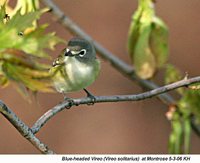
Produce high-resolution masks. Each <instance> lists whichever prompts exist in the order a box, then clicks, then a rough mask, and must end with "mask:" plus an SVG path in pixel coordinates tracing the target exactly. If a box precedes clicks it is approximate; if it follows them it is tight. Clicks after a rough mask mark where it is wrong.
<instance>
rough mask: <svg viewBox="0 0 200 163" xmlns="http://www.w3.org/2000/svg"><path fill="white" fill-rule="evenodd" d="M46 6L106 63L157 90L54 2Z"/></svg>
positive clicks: (170, 102) (168, 98)
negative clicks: (91, 44)
mask: <svg viewBox="0 0 200 163" xmlns="http://www.w3.org/2000/svg"><path fill="white" fill-rule="evenodd" d="M43 2H44V3H45V5H46V6H48V7H49V8H50V9H51V11H52V13H53V14H54V15H55V16H56V17H57V18H58V20H59V22H60V23H61V24H62V25H63V26H64V27H65V28H66V29H67V30H69V31H70V32H71V33H72V34H74V35H77V36H79V37H81V38H84V39H86V40H88V41H91V42H93V44H94V46H95V49H96V51H97V53H98V54H99V55H100V56H101V57H102V58H103V59H105V60H106V61H108V62H110V63H111V65H112V66H113V67H114V68H115V69H116V70H118V71H119V72H120V73H122V74H123V75H124V76H126V77H128V78H129V79H130V80H132V81H136V82H137V83H138V84H139V85H140V86H141V87H143V88H146V89H155V88H158V86H157V85H156V84H155V83H153V82H151V81H148V80H143V79H141V78H139V77H138V76H137V75H136V74H135V71H134V69H133V66H130V65H128V64H126V63H125V62H123V61H122V60H120V59H119V58H117V57H116V55H114V54H112V53H111V52H110V51H108V50H107V49H105V48H104V47H103V46H102V45H101V44H99V43H98V42H97V41H95V40H93V39H92V38H91V37H90V36H89V35H88V34H87V33H85V32H84V31H83V30H82V29H81V28H80V27H79V26H78V25H77V24H76V23H74V22H73V21H72V20H71V19H70V18H69V17H67V16H66V15H65V13H64V12H63V11H62V10H61V9H60V8H59V7H58V6H57V5H56V4H55V3H54V2H53V1H52V0H43ZM158 98H159V99H160V100H161V101H162V102H164V103H165V104H167V105H168V106H169V105H173V104H175V100H174V99H173V98H172V97H171V96H170V95H169V94H162V95H159V96H158Z"/></svg>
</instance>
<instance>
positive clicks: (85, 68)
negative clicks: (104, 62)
mask: <svg viewBox="0 0 200 163" xmlns="http://www.w3.org/2000/svg"><path fill="white" fill-rule="evenodd" d="M49 72H50V74H51V77H52V81H53V85H54V87H55V89H56V91H57V92H59V93H62V94H63V95H64V98H65V99H70V98H68V97H66V96H65V95H66V93H70V92H76V91H80V90H84V91H85V92H86V94H87V97H90V98H92V99H93V100H95V97H94V96H93V95H92V94H91V93H90V92H89V91H88V90H87V89H86V88H87V87H88V86H89V85H91V84H92V83H93V82H94V81H95V80H96V79H97V77H98V75H99V72H100V61H99V59H97V57H96V51H95V48H94V46H93V44H92V42H89V41H87V40H85V39H82V38H72V39H70V40H69V42H68V44H67V47H66V48H64V49H63V51H62V52H61V54H60V55H59V56H58V57H57V58H56V59H55V60H54V61H53V64H52V67H51V68H50V70H49Z"/></svg>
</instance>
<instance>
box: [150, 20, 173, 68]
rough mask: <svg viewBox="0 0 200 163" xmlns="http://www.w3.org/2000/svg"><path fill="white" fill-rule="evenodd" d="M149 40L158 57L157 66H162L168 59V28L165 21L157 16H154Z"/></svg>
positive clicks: (153, 51)
mask: <svg viewBox="0 0 200 163" xmlns="http://www.w3.org/2000/svg"><path fill="white" fill-rule="evenodd" d="M149 41H150V47H151V50H152V53H153V54H154V57H155V59H156V66H157V67H158V68H160V67H162V66H163V65H164V64H165V63H166V61H167V59H168V53H169V47H168V29H167V26H166V25H165V23H164V22H163V21H162V20H161V19H160V18H158V17H156V16H154V19H153V22H152V31H151V36H150V40H149Z"/></svg>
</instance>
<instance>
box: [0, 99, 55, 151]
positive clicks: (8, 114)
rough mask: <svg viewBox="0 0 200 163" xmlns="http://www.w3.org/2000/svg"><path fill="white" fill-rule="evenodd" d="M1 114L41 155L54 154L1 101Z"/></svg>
mask: <svg viewBox="0 0 200 163" xmlns="http://www.w3.org/2000/svg"><path fill="white" fill-rule="evenodd" d="M0 112H1V113H2V114H3V116H4V117H5V118H6V119H7V120H8V121H9V122H10V123H12V125H13V126H14V127H15V128H16V129H17V130H18V131H19V133H20V134H21V135H22V136H23V137H24V138H26V139H27V140H28V141H29V142H31V144H33V145H34V146H35V147H36V148H37V149H38V150H39V151H40V152H41V153H44V154H53V153H54V152H53V151H52V150H50V149H49V148H48V147H47V145H45V144H43V143H42V142H41V141H40V140H39V139H38V138H36V137H35V135H34V134H33V133H32V131H31V129H30V128H29V127H28V126H27V125H26V124H25V123H24V122H22V121H21V120H20V119H19V118H18V117H17V115H16V114H15V113H14V112H13V111H12V110H11V109H9V108H8V107H7V106H6V105H5V104H4V103H3V102H2V101H1V100H0Z"/></svg>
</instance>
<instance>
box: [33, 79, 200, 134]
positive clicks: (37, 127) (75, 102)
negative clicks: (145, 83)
mask: <svg viewBox="0 0 200 163" xmlns="http://www.w3.org/2000/svg"><path fill="white" fill-rule="evenodd" d="M197 82H200V76H198V77H194V78H190V79H183V80H181V81H178V82H175V83H172V84H168V85H165V86H162V87H160V88H156V89H153V90H151V91H147V92H144V93H140V94H136V95H134V94H133V95H115V96H95V101H93V99H91V98H88V97H86V98H78V99H72V101H71V100H70V101H64V102H62V103H61V104H58V105H56V106H55V107H53V108H52V109H50V110H49V111H47V112H46V113H45V114H44V115H43V116H41V117H40V118H39V119H38V120H37V121H36V123H35V124H34V125H33V127H32V128H31V130H32V132H33V133H34V134H35V133H37V132H38V131H39V130H40V129H41V127H42V126H43V125H44V124H45V123H46V122H47V121H48V120H49V119H50V118H52V117H53V116H54V115H56V114H57V113H58V112H60V111H62V110H64V109H65V108H69V107H71V106H78V105H82V104H91V103H102V102H122V101H139V100H144V99H147V98H151V97H153V96H156V95H159V94H162V93H166V92H168V91H171V90H174V89H177V88H180V87H184V86H188V85H190V84H193V83H197Z"/></svg>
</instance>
